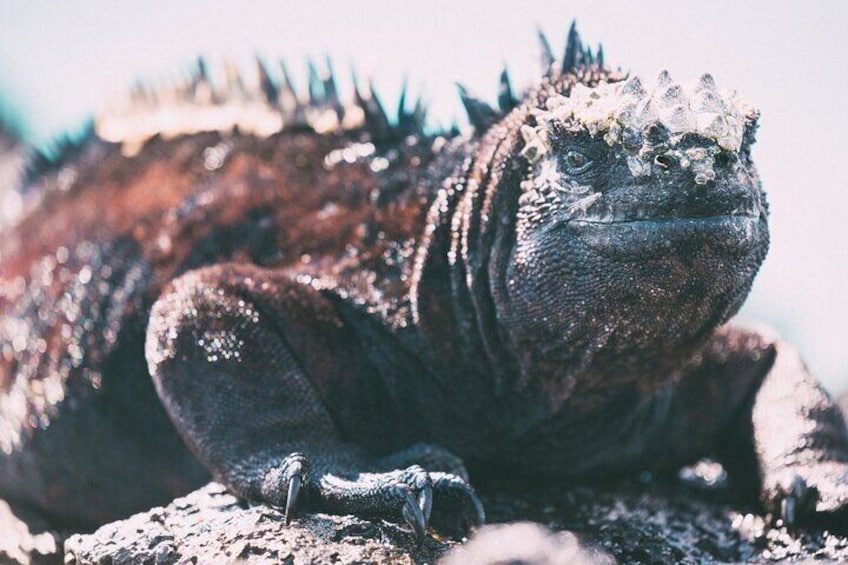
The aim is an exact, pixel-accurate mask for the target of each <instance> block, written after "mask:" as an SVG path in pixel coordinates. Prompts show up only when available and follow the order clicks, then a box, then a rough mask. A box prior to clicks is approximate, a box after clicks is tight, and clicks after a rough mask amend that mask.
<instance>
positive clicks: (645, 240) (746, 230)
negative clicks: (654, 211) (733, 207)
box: [561, 214, 760, 260]
mask: <svg viewBox="0 0 848 565" xmlns="http://www.w3.org/2000/svg"><path fill="white" fill-rule="evenodd" d="M759 221H760V218H759V216H758V215H733V214H732V215H721V216H707V217H699V218H658V219H647V220H624V221H595V220H588V219H583V220H571V221H568V222H564V223H563V224H561V225H562V227H564V229H566V230H567V231H568V232H569V233H570V234H571V235H573V236H574V237H576V238H578V239H579V240H580V241H581V242H582V243H584V244H585V245H587V246H588V247H589V248H591V249H592V250H593V251H594V252H595V253H598V254H599V255H603V256H605V257H609V258H610V259H631V260H636V259H645V258H649V257H658V256H663V255H669V254H672V253H674V252H675V251H676V250H677V249H678V248H679V247H680V246H682V245H691V244H692V243H693V242H699V243H700V244H702V245H709V246H710V247H712V248H719V249H721V250H722V251H723V252H725V253H727V252H731V253H732V252H746V251H749V250H750V249H751V248H752V247H753V246H754V245H756V243H757V241H758V237H759V234H758V224H759Z"/></svg>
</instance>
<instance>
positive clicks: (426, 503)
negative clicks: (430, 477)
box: [418, 485, 433, 524]
mask: <svg viewBox="0 0 848 565" xmlns="http://www.w3.org/2000/svg"><path fill="white" fill-rule="evenodd" d="M418 507H419V508H420V509H421V513H422V514H423V515H424V522H425V524H426V523H428V522H429V521H430V513H431V512H432V510H433V488H432V487H431V486H430V485H425V486H424V488H422V489H421V492H420V493H419V494H418Z"/></svg>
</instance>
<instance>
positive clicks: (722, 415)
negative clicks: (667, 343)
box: [658, 326, 848, 530]
mask: <svg viewBox="0 0 848 565" xmlns="http://www.w3.org/2000/svg"><path fill="white" fill-rule="evenodd" d="M672 390H673V393H672V394H673V400H672V402H671V403H670V406H671V408H670V413H669V415H668V417H667V422H668V423H669V425H668V426H667V427H666V432H665V434H664V437H663V440H664V446H665V447H664V448H663V450H662V453H660V454H658V459H659V460H662V459H663V458H664V457H668V458H671V459H675V458H677V459H686V458H690V457H691V456H692V455H693V454H694V453H693V452H692V450H697V449H699V448H700V447H701V446H705V445H711V446H712V452H713V454H714V455H716V456H717V458H718V459H719V460H720V461H721V462H722V463H723V464H724V466H725V467H726V468H727V470H728V474H729V477H730V478H731V480H732V481H734V482H736V483H737V484H738V485H745V486H747V487H749V488H758V489H759V493H760V500H761V501H762V503H763V505H764V506H765V509H766V510H767V511H768V512H769V513H770V514H771V515H772V516H773V517H775V518H782V519H783V521H784V523H786V524H787V525H795V524H797V523H802V524H813V525H822V526H825V527H829V528H837V529H842V530H844V529H848V433H846V428H845V422H844V420H843V417H842V414H841V412H840V410H839V408H838V407H837V406H836V405H835V404H834V403H833V402H832V400H831V399H830V398H829V396H828V395H827V393H826V392H825V391H824V390H823V389H822V388H821V386H820V385H819V384H818V383H817V382H816V381H815V379H813V377H812V376H811V375H810V374H809V372H808V370H807V368H806V367H805V366H804V364H803V362H802V361H801V359H800V357H799V356H798V353H797V352H796V351H795V349H794V348H793V347H792V346H790V345H789V344H787V343H785V342H783V341H781V340H779V339H778V338H776V337H774V336H772V335H768V333H767V332H766V333H758V332H754V331H750V330H745V329H741V328H736V327H733V326H725V327H723V328H721V329H719V330H718V331H717V332H716V335H715V336H714V338H713V340H712V341H711V342H710V343H709V344H708V345H707V346H706V347H705V348H704V349H703V350H702V351H700V352H699V353H698V354H697V355H696V356H695V358H694V359H693V360H692V361H691V362H690V364H689V366H688V367H687V368H686V369H685V370H684V371H683V373H682V378H681V380H680V382H679V383H678V384H677V385H676V386H675V387H673V389H672Z"/></svg>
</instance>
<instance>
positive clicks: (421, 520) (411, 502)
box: [401, 490, 427, 543]
mask: <svg viewBox="0 0 848 565" xmlns="http://www.w3.org/2000/svg"><path fill="white" fill-rule="evenodd" d="M422 494H423V493H422ZM401 513H402V514H403V519H404V520H406V523H407V524H409V527H411V528H412V531H413V532H415V539H416V541H417V542H418V543H422V542H423V541H424V535H425V534H426V532H427V520H426V518H425V516H424V512H423V511H422V509H421V508H419V507H418V504H417V503H416V501H415V498H414V497H413V496H412V493H411V492H409V491H408V490H407V491H406V501H405V502H404V503H403V508H402V509H401Z"/></svg>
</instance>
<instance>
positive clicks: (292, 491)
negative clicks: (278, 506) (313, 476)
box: [285, 471, 303, 525]
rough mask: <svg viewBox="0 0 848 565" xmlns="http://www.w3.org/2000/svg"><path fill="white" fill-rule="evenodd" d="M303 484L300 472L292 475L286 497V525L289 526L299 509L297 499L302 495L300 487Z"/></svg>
mask: <svg viewBox="0 0 848 565" xmlns="http://www.w3.org/2000/svg"><path fill="white" fill-rule="evenodd" d="M301 484H303V475H302V473H301V472H300V471H298V472H296V473H295V474H294V475H292V477H291V479H290V480H289V489H288V495H287V496H286V515H285V520H286V525H289V524H290V523H291V521H292V518H293V517H294V512H295V510H296V508H297V497H298V495H299V494H300V485H301Z"/></svg>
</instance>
